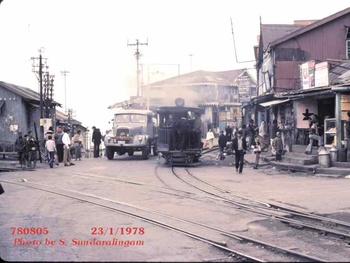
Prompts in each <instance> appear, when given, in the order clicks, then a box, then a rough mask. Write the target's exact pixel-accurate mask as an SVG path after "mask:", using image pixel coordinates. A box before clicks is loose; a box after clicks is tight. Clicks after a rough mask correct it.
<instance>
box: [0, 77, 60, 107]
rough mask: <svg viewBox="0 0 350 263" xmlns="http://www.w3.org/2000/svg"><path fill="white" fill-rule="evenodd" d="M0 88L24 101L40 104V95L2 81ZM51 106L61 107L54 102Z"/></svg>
mask: <svg viewBox="0 0 350 263" xmlns="http://www.w3.org/2000/svg"><path fill="white" fill-rule="evenodd" d="M0 86H1V87H3V88H5V89H7V90H9V91H12V92H13V93H15V94H18V95H19V96H21V97H22V98H24V99H25V100H28V101H31V102H32V103H34V104H40V94H39V93H38V92H36V91H34V90H32V89H29V88H26V87H22V86H18V85H15V84H11V83H7V82H3V81H0ZM53 104H54V105H56V106H60V107H62V105H61V104H60V103H58V102H56V101H53Z"/></svg>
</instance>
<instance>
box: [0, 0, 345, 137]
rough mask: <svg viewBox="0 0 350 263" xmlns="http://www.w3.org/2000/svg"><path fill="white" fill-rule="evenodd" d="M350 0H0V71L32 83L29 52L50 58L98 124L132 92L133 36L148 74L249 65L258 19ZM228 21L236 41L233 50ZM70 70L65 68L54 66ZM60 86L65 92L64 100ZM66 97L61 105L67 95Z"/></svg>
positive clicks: (324, 10)
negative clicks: (115, 104) (137, 42)
mask: <svg viewBox="0 0 350 263" xmlns="http://www.w3.org/2000/svg"><path fill="white" fill-rule="evenodd" d="M349 3H350V2H349V0H337V1H319V0H293V1H288V0H285V1H281V0H264V1H262V0H245V1H237V0H235V1H234V0H227V1H226V0H216V1H214V0H212V1H206V0H201V1H197V0H176V1H175V0H174V1H173V0H125V1H122V0H99V1H96V0H94V1H93V0H30V1H29V0H4V1H3V2H2V3H1V5H0V62H1V63H0V80H1V81H5V82H9V83H13V84H16V85H21V86H25V87H28V88H31V89H33V90H36V91H38V86H39V85H38V80H37V76H36V75H35V74H34V73H33V72H32V60H31V57H39V51H38V50H39V49H40V48H41V47H44V49H45V51H44V52H43V53H42V56H43V58H46V59H47V64H48V65H49V72H50V74H51V75H55V86H54V89H55V96H54V98H55V100H56V101H58V102H60V103H62V105H63V106H62V108H59V110H61V111H62V112H64V110H65V108H66V107H67V108H72V109H73V111H74V112H75V118H76V119H77V120H79V121H81V122H82V124H83V125H84V126H88V127H92V126H93V125H95V126H97V127H99V128H101V131H102V132H103V133H104V131H105V130H106V129H110V125H109V124H108V121H109V120H110V119H111V118H112V117H113V114H112V112H111V111H110V110H108V109H107V108H108V106H110V105H111V104H113V103H116V102H120V101H122V100H126V99H128V98H129V97H130V96H131V95H136V92H137V91H136V87H137V81H136V79H137V77H136V76H137V75H136V59H135V56H134V53H135V50H136V47H135V46H128V45H127V44H128V43H129V44H135V43H136V39H138V40H139V42H140V43H148V45H141V46H140V47H139V48H140V52H141V53H142V57H141V58H140V64H143V69H144V73H143V74H142V75H140V82H142V81H143V82H144V83H145V84H147V83H148V81H150V82H154V81H158V80H161V79H165V78H170V77H173V76H176V75H177V74H178V71H180V74H185V73H189V72H191V71H197V70H208V71H223V70H232V69H241V68H252V67H253V66H254V63H253V62H250V63H239V62H242V61H250V60H254V53H253V46H254V45H256V44H257V36H258V34H259V23H260V17H261V21H262V23H263V24H267V23H269V24H292V23H293V21H294V20H309V19H322V18H325V17H327V16H329V15H332V14H334V13H336V12H338V11H341V10H343V9H345V8H348V7H349ZM231 20H232V23H233V31H234V37H235V42H236V52H237V58H236V57H235V51H234V45H233V36H232V28H231ZM64 70H67V71H69V72H70V73H68V74H67V76H66V93H65V84H64V77H63V75H62V74H61V71H64ZM65 94H66V97H67V100H65ZM65 104H67V105H65Z"/></svg>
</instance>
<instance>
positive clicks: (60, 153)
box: [55, 126, 64, 163]
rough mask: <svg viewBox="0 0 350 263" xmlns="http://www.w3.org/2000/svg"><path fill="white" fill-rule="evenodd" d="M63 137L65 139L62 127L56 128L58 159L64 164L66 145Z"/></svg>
mask: <svg viewBox="0 0 350 263" xmlns="http://www.w3.org/2000/svg"><path fill="white" fill-rule="evenodd" d="M62 137H63V130H62V126H58V127H57V128H56V134H55V142H56V148H57V157H58V162H59V163H62V162H63V154H64V143H63V141H62Z"/></svg>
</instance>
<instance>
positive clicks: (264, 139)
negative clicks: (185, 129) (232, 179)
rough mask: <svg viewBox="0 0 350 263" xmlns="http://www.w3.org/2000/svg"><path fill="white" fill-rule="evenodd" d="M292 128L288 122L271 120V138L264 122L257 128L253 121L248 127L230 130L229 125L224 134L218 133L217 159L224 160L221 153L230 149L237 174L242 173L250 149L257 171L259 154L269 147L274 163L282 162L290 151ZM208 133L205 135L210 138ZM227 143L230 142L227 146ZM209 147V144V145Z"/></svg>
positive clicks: (243, 126) (250, 121)
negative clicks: (233, 156) (254, 156)
mask: <svg viewBox="0 0 350 263" xmlns="http://www.w3.org/2000/svg"><path fill="white" fill-rule="evenodd" d="M291 130H292V126H291V124H290V123H289V122H286V123H284V121H283V120H279V121H277V120H273V123H272V127H271V136H269V135H268V132H267V127H266V123H265V121H261V123H260V125H259V127H257V126H256V125H255V123H254V120H253V119H251V120H249V123H248V125H247V126H246V125H244V124H243V125H242V127H241V128H231V127H230V126H229V125H228V126H227V127H226V128H225V133H224V132H223V131H221V132H220V135H219V140H218V144H219V154H218V158H220V159H221V160H223V159H224V157H223V152H224V149H225V147H226V149H227V147H232V151H233V153H234V154H235V159H236V160H235V161H236V163H235V166H236V171H237V172H238V173H242V171H243V162H244V154H246V152H247V151H250V149H252V150H253V152H254V154H255V155H256V158H255V165H254V167H253V168H254V169H258V166H259V160H260V154H261V152H262V151H264V150H266V149H267V148H269V147H271V153H272V155H274V156H275V158H276V161H281V160H282V155H283V154H284V152H288V151H291V148H292V140H291ZM209 133H210V131H208V134H207V140H208V137H209V138H211V137H210V134H209ZM228 142H232V143H231V144H228ZM209 145H210V144H209Z"/></svg>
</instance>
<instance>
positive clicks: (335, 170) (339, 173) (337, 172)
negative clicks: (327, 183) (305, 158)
mask: <svg viewBox="0 0 350 263" xmlns="http://www.w3.org/2000/svg"><path fill="white" fill-rule="evenodd" d="M316 174H318V175H320V176H326V177H345V176H347V175H350V169H349V168H344V167H334V166H332V167H329V168H323V167H318V168H316Z"/></svg>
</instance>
